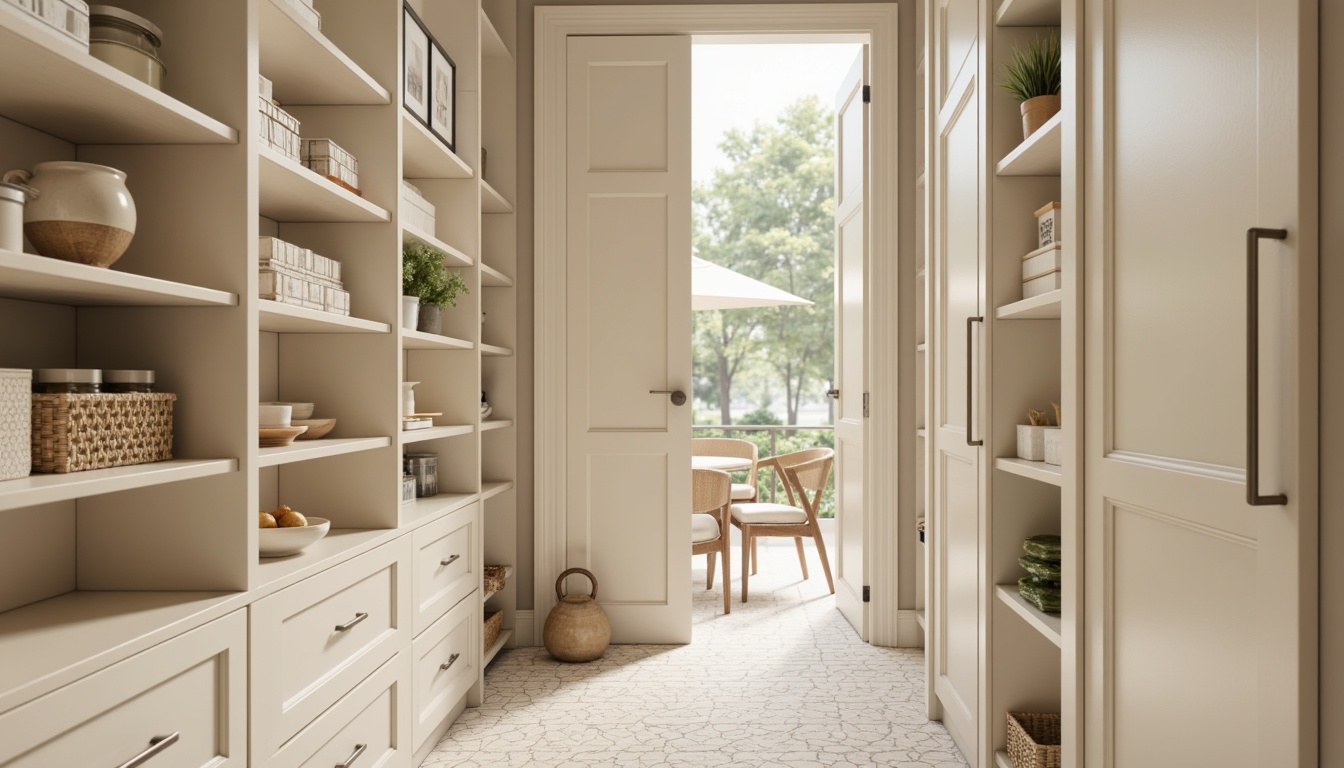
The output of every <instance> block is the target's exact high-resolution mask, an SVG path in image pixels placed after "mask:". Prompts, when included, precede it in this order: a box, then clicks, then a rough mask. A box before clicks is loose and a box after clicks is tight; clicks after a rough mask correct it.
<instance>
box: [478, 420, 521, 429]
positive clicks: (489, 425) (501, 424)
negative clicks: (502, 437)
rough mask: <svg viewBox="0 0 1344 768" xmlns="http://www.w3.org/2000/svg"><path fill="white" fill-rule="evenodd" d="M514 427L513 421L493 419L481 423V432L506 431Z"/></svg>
mask: <svg viewBox="0 0 1344 768" xmlns="http://www.w3.org/2000/svg"><path fill="white" fill-rule="evenodd" d="M512 426H513V419H491V420H489V421H482V422H481V431H482V432H489V431H490V430H492V429H505V428H507V427H512Z"/></svg>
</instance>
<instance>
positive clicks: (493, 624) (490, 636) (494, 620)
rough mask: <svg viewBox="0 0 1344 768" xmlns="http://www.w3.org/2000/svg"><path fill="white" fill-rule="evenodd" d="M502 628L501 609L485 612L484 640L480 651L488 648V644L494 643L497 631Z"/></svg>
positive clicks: (497, 636)
mask: <svg viewBox="0 0 1344 768" xmlns="http://www.w3.org/2000/svg"><path fill="white" fill-rule="evenodd" d="M502 629H504V612H503V611H495V612H494V613H487V614H485V636H484V642H482V644H481V645H482V648H481V652H482V653H484V652H485V651H488V650H490V646H492V645H494V644H495V641H496V640H498V639H499V633H500V631H501V630H502Z"/></svg>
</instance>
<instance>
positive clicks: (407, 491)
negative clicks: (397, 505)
mask: <svg viewBox="0 0 1344 768" xmlns="http://www.w3.org/2000/svg"><path fill="white" fill-rule="evenodd" d="M408 501H415V475H402V476H401V503H403V504H405V503H406V502H408Z"/></svg>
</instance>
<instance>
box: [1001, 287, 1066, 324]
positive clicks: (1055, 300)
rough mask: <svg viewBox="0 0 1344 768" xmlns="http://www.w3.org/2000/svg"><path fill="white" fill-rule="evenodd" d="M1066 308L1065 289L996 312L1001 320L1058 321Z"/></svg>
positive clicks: (1057, 289) (1015, 303) (1058, 289)
mask: <svg viewBox="0 0 1344 768" xmlns="http://www.w3.org/2000/svg"><path fill="white" fill-rule="evenodd" d="M1063 306H1064V289H1063V288H1056V289H1055V290H1053V291H1050V292H1049V293H1043V294H1041V295H1040V296H1032V297H1031V298H1030V299H1023V300H1021V301H1015V302H1013V303H1012V304H1005V305H1004V306H1002V307H999V308H998V309H997V310H995V312H994V316H995V317H997V318H998V319H1000V320H1058V319H1059V317H1060V311H1061V310H1062V309H1063Z"/></svg>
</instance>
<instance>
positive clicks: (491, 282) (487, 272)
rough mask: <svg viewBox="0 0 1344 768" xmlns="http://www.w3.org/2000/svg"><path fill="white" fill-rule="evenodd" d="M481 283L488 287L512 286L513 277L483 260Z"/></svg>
mask: <svg viewBox="0 0 1344 768" xmlns="http://www.w3.org/2000/svg"><path fill="white" fill-rule="evenodd" d="M481 285H483V286H485V287H486V288H512V287H513V278H511V277H509V276H508V275H506V274H504V273H503V272H500V271H499V270H498V269H495V268H494V267H492V266H490V265H489V264H486V263H485V262H481Z"/></svg>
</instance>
